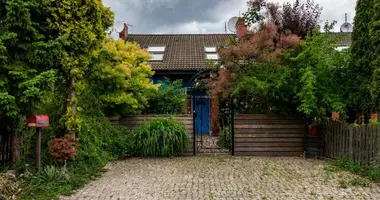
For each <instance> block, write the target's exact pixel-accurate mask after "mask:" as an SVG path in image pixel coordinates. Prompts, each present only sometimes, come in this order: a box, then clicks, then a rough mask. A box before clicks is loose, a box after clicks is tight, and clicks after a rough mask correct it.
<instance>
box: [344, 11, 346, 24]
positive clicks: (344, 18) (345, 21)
mask: <svg viewBox="0 0 380 200" xmlns="http://www.w3.org/2000/svg"><path fill="white" fill-rule="evenodd" d="M344 22H347V13H344Z"/></svg>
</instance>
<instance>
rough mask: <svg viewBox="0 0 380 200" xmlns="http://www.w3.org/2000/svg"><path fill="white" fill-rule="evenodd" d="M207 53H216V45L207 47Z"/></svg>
mask: <svg viewBox="0 0 380 200" xmlns="http://www.w3.org/2000/svg"><path fill="white" fill-rule="evenodd" d="M205 52H206V53H216V47H205Z"/></svg>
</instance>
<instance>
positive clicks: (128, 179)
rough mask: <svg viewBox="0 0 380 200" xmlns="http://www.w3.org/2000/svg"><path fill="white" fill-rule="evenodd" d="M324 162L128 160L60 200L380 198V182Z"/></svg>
mask: <svg viewBox="0 0 380 200" xmlns="http://www.w3.org/2000/svg"><path fill="white" fill-rule="evenodd" d="M324 166H325V165H324V162H323V161H318V160H307V159H302V158H283V157H249V158H248V157H188V158H172V159H138V158H133V159H128V160H125V161H121V162H117V163H114V164H110V165H109V166H108V168H109V171H108V172H106V173H105V174H104V175H103V176H102V177H101V178H100V179H99V180H97V181H94V182H92V183H90V184H88V185H86V186H85V187H84V188H82V189H80V190H78V191H76V193H74V195H72V196H71V197H62V199H75V200H77V199H78V200H82V199H95V200H97V199H99V200H108V199H115V200H116V199H120V200H121V199H144V200H146V199H210V200H211V199H377V200H378V199H380V187H379V186H378V185H376V184H373V183H372V184H371V186H370V187H360V186H359V187H358V186H352V184H350V183H354V182H355V181H356V182H358V180H359V181H360V180H361V179H359V178H358V177H356V176H354V175H351V174H349V173H347V172H336V173H335V172H334V173H333V172H329V171H326V170H324V169H323V167H324Z"/></svg>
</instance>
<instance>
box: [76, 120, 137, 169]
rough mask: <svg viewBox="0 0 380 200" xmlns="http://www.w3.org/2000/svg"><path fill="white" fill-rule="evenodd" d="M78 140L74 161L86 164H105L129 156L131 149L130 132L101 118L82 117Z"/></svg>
mask: <svg viewBox="0 0 380 200" xmlns="http://www.w3.org/2000/svg"><path fill="white" fill-rule="evenodd" d="M78 138H79V147H78V150H77V158H76V160H78V161H83V162H85V163H88V164H106V163H107V162H108V161H111V160H115V159H118V158H123V157H126V156H129V155H130V150H131V149H132V141H131V133H130V131H129V130H128V129H127V128H126V127H123V126H119V125H115V124H112V123H111V122H109V121H108V120H107V119H106V118H103V117H99V118H92V117H82V125H81V129H80V131H79V132H78Z"/></svg>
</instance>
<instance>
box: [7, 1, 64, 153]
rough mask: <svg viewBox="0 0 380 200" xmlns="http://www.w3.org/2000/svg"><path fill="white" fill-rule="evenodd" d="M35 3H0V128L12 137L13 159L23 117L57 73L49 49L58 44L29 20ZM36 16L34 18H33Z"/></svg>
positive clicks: (49, 87)
mask: <svg viewBox="0 0 380 200" xmlns="http://www.w3.org/2000/svg"><path fill="white" fill-rule="evenodd" d="M37 9H38V4H37V3H36V2H35V1H30V2H29V1H21V0H13V1H0V11H1V12H0V128H1V130H2V131H1V132H2V133H4V132H3V131H4V130H5V132H8V133H9V132H10V133H12V134H13V138H14V139H13V158H14V159H15V160H16V159H18V158H19V155H20V131H21V129H22V127H24V126H25V116H27V115H29V114H32V113H33V111H34V105H35V103H36V102H39V101H40V100H41V99H42V98H43V96H44V94H45V92H46V91H49V90H51V88H52V86H53V84H54V82H55V80H56V74H57V71H56V70H54V69H52V67H51V66H52V63H51V60H50V59H51V58H53V57H55V56H58V54H57V53H56V52H54V51H51V52H50V53H48V52H49V51H50V50H51V49H54V48H59V46H60V45H59V43H57V42H55V41H49V40H46V38H44V35H43V34H42V33H41V31H40V29H39V28H38V24H36V23H35V22H34V21H33V20H34V17H36V16H35V15H32V11H31V10H37ZM36 15H38V14H36Z"/></svg>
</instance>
